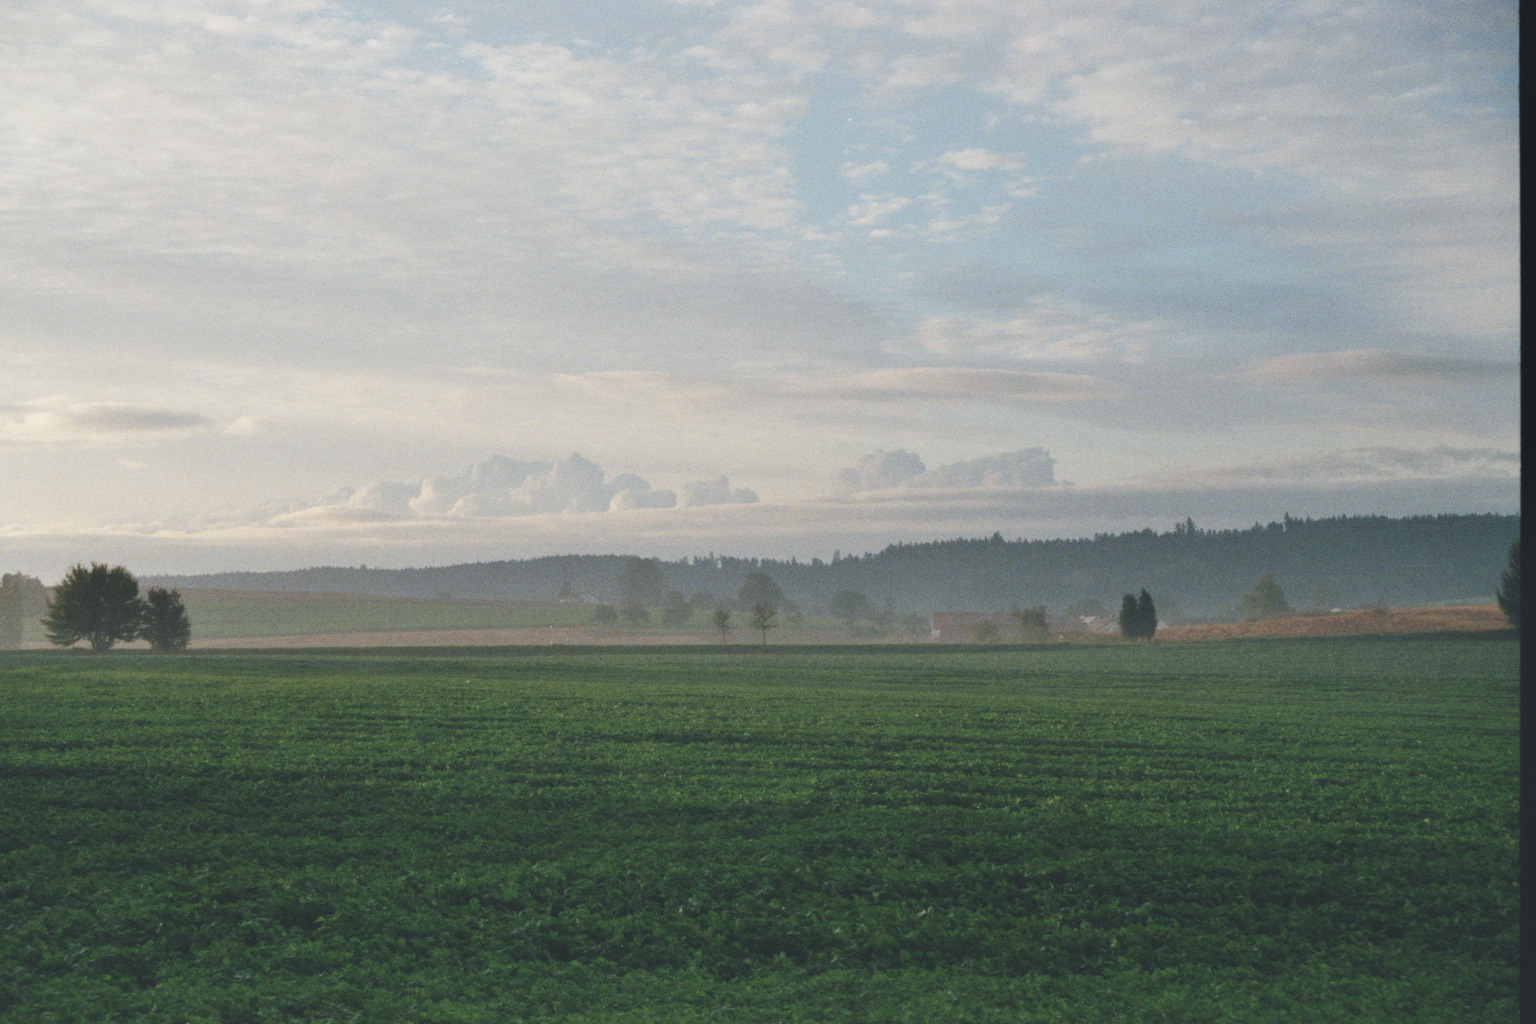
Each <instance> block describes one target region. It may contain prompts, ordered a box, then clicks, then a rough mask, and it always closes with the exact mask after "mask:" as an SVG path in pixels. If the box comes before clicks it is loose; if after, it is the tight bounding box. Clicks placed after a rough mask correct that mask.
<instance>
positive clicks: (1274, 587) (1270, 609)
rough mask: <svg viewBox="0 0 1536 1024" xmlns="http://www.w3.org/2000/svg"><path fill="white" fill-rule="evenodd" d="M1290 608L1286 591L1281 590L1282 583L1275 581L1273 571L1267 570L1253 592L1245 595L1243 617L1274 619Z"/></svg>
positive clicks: (1254, 620) (1255, 619) (1256, 619)
mask: <svg viewBox="0 0 1536 1024" xmlns="http://www.w3.org/2000/svg"><path fill="white" fill-rule="evenodd" d="M1290 610H1291V605H1290V602H1288V601H1286V599H1285V591H1283V590H1281V589H1280V584H1278V583H1276V582H1275V576H1274V574H1273V573H1268V572H1266V573H1265V574H1264V575H1262V576H1260V577H1259V582H1258V583H1257V584H1256V585H1255V586H1254V588H1253V593H1251V594H1244V595H1243V618H1245V619H1247V620H1248V621H1249V622H1258V621H1259V620H1260V619H1272V618H1274V617H1275V616H1276V615H1284V614H1285V613H1286V612H1288V611H1290Z"/></svg>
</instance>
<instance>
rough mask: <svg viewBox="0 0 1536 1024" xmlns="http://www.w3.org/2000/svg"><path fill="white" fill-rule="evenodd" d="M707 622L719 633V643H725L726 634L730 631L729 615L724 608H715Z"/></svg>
mask: <svg viewBox="0 0 1536 1024" xmlns="http://www.w3.org/2000/svg"><path fill="white" fill-rule="evenodd" d="M709 621H710V623H711V624H712V625H713V626H714V627H715V628H716V629H718V630H719V631H720V642H721V643H725V637H726V634H727V633H729V632H730V631H731V613H730V612H729V611H727V610H726V609H724V608H716V609H715V614H713V615H711V616H710V617H709Z"/></svg>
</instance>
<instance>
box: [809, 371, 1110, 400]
mask: <svg viewBox="0 0 1536 1024" xmlns="http://www.w3.org/2000/svg"><path fill="white" fill-rule="evenodd" d="M788 390H789V392H790V393H792V394H797V395H801V396H806V397H815V398H835V399H843V400H850V401H866V402H897V401H911V400H916V401H937V402H956V401H961V402H974V401H987V402H1002V403H1017V402H1047V403H1055V402H1078V401H1084V400H1088V399H1094V398H1103V397H1106V396H1108V395H1110V394H1112V393H1113V392H1114V391H1115V385H1114V384H1112V383H1111V382H1109V381H1107V380H1105V379H1103V378H1102V377H1095V376H1092V375H1089V374H1082V373H1037V372H1028V371H1023V370H994V369H986V368H975V367H959V366H914V367H904V368H900V369H890V370H870V371H868V372H866V373H858V374H852V375H848V376H844V377H832V378H830V379H821V380H815V381H805V382H800V383H796V384H794V385H792V386H789V388H788Z"/></svg>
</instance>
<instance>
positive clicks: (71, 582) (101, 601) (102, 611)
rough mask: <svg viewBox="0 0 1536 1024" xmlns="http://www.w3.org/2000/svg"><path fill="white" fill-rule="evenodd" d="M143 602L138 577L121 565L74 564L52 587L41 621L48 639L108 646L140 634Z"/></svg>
mask: <svg viewBox="0 0 1536 1024" xmlns="http://www.w3.org/2000/svg"><path fill="white" fill-rule="evenodd" d="M143 614H144V605H143V602H141V601H140V600H139V581H138V580H136V579H134V578H133V573H131V572H129V571H128V570H127V569H125V568H123V567H122V566H120V565H115V566H111V567H108V566H105V565H100V564H98V563H94V562H93V563H92V564H91V567H90V568H89V569H87V568H86V567H85V566H83V565H77V566H75V567H74V568H73V569H71V570H69V572H67V573H65V574H64V579H63V580H61V581H60V582H59V585H58V586H57V587H54V588H53V600H52V601H49V602H48V613H47V614H46V615H45V616H43V625H44V627H46V628H47V631H48V640H49V642H50V643H54V644H57V645H58V646H60V647H69V646H71V645H73V644H75V643H78V642H79V641H81V640H84V641H86V642H87V643H89V644H90V645H91V650H93V651H96V652H97V653H101V652H103V651H108V650H111V648H112V645H113V644H115V643H117V642H118V641H119V640H121V641H123V642H125V643H126V642H127V641H129V640H132V639H134V638H135V637H137V636H138V635H139V626H140V625H141V623H142V621H143Z"/></svg>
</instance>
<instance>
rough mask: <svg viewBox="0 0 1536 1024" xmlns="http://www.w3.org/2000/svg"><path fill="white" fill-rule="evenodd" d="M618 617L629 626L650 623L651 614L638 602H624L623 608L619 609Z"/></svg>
mask: <svg viewBox="0 0 1536 1024" xmlns="http://www.w3.org/2000/svg"><path fill="white" fill-rule="evenodd" d="M619 617H620V618H622V619H623V620H624V621H625V622H627V623H629V624H630V625H631V626H638V625H640V624H641V623H643V622H650V621H651V613H650V612H648V611H646V610H645V606H644V605H642V604H641V603H640V602H638V601H626V602H624V607H623V608H620V609H619Z"/></svg>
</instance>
